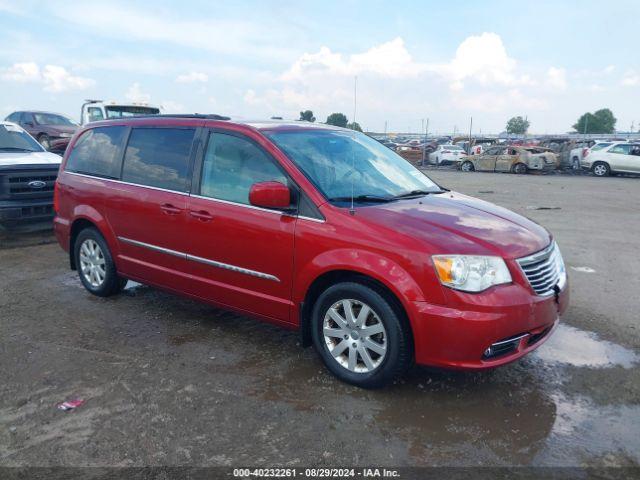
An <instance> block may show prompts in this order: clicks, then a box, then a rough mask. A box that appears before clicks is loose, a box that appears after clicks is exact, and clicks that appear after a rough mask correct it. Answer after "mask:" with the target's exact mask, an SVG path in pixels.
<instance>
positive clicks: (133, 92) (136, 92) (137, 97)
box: [124, 82, 151, 103]
mask: <svg viewBox="0 0 640 480" xmlns="http://www.w3.org/2000/svg"><path fill="white" fill-rule="evenodd" d="M124 96H125V98H126V99H127V100H129V101H130V102H135V103H149V101H150V100H151V95H149V94H148V93H145V92H143V91H142V88H141V87H140V84H139V83H138V82H135V83H133V84H132V85H131V86H130V87H129V89H128V90H127V93H125V94H124Z"/></svg>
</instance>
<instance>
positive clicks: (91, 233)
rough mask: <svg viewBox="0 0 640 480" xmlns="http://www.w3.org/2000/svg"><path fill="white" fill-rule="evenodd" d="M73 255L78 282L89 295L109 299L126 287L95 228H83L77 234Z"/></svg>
mask: <svg viewBox="0 0 640 480" xmlns="http://www.w3.org/2000/svg"><path fill="white" fill-rule="evenodd" d="M73 254H74V258H75V263H76V267H77V269H78V275H79V276H80V281H81V282H82V285H84V288H86V289H87V290H88V291H89V292H90V293H92V294H94V295H97V296H98V297H110V296H111V295H115V294H117V293H119V292H120V291H121V290H122V289H123V288H124V286H125V285H126V283H127V280H126V279H124V278H122V277H120V276H119V275H118V273H117V271H116V266H115V263H113V257H112V256H111V252H110V250H109V247H108V246H107V242H106V241H105V240H104V238H103V237H102V235H101V234H100V232H98V230H96V229H95V228H85V229H84V230H82V231H81V232H80V233H79V234H78V237H77V238H76V241H75V243H74V245H73ZM100 266H101V268H100ZM92 272H93V273H92Z"/></svg>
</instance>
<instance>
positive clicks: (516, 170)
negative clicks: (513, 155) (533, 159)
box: [513, 163, 527, 175]
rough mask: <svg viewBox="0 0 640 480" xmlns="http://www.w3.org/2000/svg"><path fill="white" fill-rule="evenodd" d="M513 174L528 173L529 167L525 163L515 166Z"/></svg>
mask: <svg viewBox="0 0 640 480" xmlns="http://www.w3.org/2000/svg"><path fill="white" fill-rule="evenodd" d="M513 173H517V174H518V175H522V174H523V173H527V166H526V165H525V164H524V163H516V164H515V165H514V166H513Z"/></svg>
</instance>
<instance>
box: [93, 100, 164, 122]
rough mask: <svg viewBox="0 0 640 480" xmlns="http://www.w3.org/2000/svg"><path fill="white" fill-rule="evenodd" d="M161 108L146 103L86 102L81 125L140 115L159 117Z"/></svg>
mask: <svg viewBox="0 0 640 480" xmlns="http://www.w3.org/2000/svg"><path fill="white" fill-rule="evenodd" d="M159 113H160V107H156V106H153V105H149V104H146V103H135V102H134V103H122V102H105V101H102V100H85V101H84V103H83V104H82V108H81V111H80V125H85V124H87V123H90V122H98V121H100V120H107V119H110V118H122V117H136V116H140V115H158V114H159Z"/></svg>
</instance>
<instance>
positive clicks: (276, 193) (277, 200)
mask: <svg viewBox="0 0 640 480" xmlns="http://www.w3.org/2000/svg"><path fill="white" fill-rule="evenodd" d="M249 203H250V204H251V205H254V206H256V207H262V208H275V209H278V210H286V209H288V208H289V207H291V190H289V187H287V186H285V185H283V184H282V183H280V182H275V181H270V182H258V183H254V184H253V185H251V190H249Z"/></svg>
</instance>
